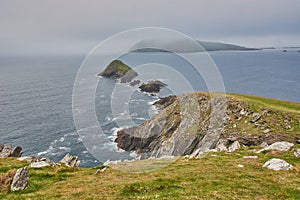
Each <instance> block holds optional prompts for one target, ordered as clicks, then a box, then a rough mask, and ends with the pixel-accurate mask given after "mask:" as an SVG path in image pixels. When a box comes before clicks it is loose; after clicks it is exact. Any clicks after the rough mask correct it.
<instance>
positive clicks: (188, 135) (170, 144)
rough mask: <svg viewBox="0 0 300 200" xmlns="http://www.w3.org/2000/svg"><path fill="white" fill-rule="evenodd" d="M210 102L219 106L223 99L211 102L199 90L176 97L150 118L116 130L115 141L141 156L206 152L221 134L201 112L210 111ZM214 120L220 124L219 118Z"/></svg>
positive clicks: (208, 116)
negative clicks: (138, 124)
mask: <svg viewBox="0 0 300 200" xmlns="http://www.w3.org/2000/svg"><path fill="white" fill-rule="evenodd" d="M212 103H214V104H215V106H216V107H218V106H219V105H221V104H222V103H223V101H222V100H221V99H217V100H216V101H215V102H210V101H209V96H208V95H206V94H202V93H195V94H188V95H182V96H180V97H177V98H176V100H175V101H174V102H173V103H171V104H170V105H168V106H167V107H165V108H164V109H163V110H162V111H161V112H160V113H159V114H158V115H156V116H155V117H154V118H153V119H152V120H150V121H146V122H145V123H143V124H142V125H141V126H136V127H131V128H128V129H124V130H121V131H119V132H118V133H117V139H116V140H115V142H117V144H118V147H119V148H121V149H124V150H126V151H136V152H137V153H138V154H139V155H140V157H141V159H143V158H149V157H162V156H179V155H189V154H191V153H193V152H194V151H195V150H197V149H201V150H199V151H201V152H203V151H208V150H209V149H212V148H214V147H215V145H216V143H217V141H218V139H219V135H218V134H220V133H221V132H220V130H215V129H211V128H210V127H209V125H210V124H209V123H207V122H209V121H210V120H211V119H210V117H211V116H210V115H200V113H209V112H211V104H212ZM199 115H200V116H199ZM218 117H222V115H218ZM216 122H218V123H222V119H218V120H216ZM220 125H222V124H220Z"/></svg>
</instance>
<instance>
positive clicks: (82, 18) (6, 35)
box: [0, 0, 300, 53]
mask: <svg viewBox="0 0 300 200" xmlns="http://www.w3.org/2000/svg"><path fill="white" fill-rule="evenodd" d="M299 11H300V1H299V0H284V1H280V0H190V1H189V0H186V1H183V0H149V1H146V0H119V1H114V0H109V1H106V0H105V1H104V0H97V1H94V0H0V27H1V31H0V53H22V52H48V51H49V52H80V53H87V52H88V51H90V50H91V49H92V48H93V47H94V46H95V45H97V44H98V43H99V42H101V41H102V40H104V39H105V38H107V37H109V36H111V35H113V34H116V33H118V32H121V31H124V30H127V29H132V28H138V27H149V26H155V27H164V28H170V29H174V30H177V31H180V32H183V33H185V34H187V35H189V36H191V37H193V38H195V39H199V40H204V41H222V42H230V43H234V44H240V45H245V46H250V47H263V46H300V12H299Z"/></svg>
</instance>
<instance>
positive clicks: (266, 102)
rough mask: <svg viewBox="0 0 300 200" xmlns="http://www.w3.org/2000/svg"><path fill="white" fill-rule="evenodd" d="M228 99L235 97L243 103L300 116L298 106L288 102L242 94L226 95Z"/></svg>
mask: <svg viewBox="0 0 300 200" xmlns="http://www.w3.org/2000/svg"><path fill="white" fill-rule="evenodd" d="M227 96H229V97H236V98H238V99H241V100H243V101H244V102H247V103H251V104H253V105H256V106H262V107H268V108H273V109H277V110H282V111H286V112H292V113H297V114H300V104H299V103H295V102H289V101H282V100H277V99H272V98H266V97H258V96H251V95H243V94H227Z"/></svg>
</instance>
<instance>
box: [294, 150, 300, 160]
mask: <svg viewBox="0 0 300 200" xmlns="http://www.w3.org/2000/svg"><path fill="white" fill-rule="evenodd" d="M294 156H296V157H297V158H299V157H300V149H297V150H296V151H294Z"/></svg>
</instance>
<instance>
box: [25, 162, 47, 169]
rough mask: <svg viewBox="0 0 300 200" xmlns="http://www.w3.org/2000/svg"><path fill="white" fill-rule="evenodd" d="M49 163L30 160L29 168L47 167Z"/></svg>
mask: <svg viewBox="0 0 300 200" xmlns="http://www.w3.org/2000/svg"><path fill="white" fill-rule="evenodd" d="M49 166H51V164H49V163H47V162H46V161H38V162H32V163H31V164H30V167H31V168H42V167H49Z"/></svg>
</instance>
